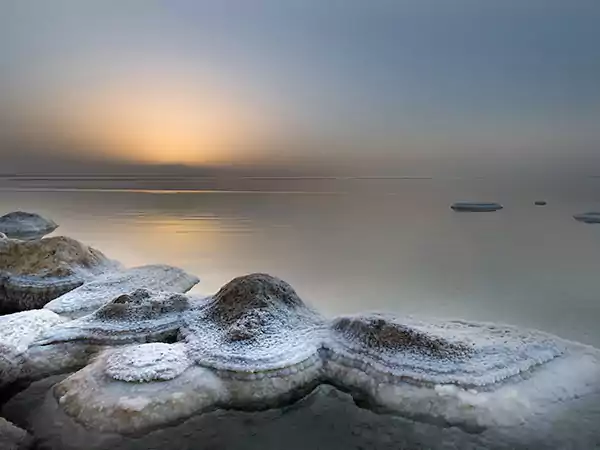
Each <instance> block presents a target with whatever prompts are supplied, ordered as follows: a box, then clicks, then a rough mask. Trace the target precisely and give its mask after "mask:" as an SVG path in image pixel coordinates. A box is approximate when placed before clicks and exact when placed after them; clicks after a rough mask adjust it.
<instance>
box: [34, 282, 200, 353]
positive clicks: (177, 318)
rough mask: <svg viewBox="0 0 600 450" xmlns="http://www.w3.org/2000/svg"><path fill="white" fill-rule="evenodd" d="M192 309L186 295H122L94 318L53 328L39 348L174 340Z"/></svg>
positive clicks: (146, 292) (145, 292)
mask: <svg viewBox="0 0 600 450" xmlns="http://www.w3.org/2000/svg"><path fill="white" fill-rule="evenodd" d="M189 307H190V302H189V300H188V298H187V297H186V296H185V295H183V294H177V293H170V292H151V291H149V290H147V289H137V290H135V291H134V292H132V293H130V294H122V295H119V296H118V297H116V298H115V299H113V300H112V301H110V302H109V303H107V304H106V305H104V306H102V307H100V308H99V309H98V310H96V311H95V312H93V313H92V314H89V315H87V316H84V317H81V318H79V319H76V320H72V321H69V322H66V323H64V324H62V325H61V326H57V327H53V328H52V329H50V330H49V331H48V332H46V333H45V334H44V335H42V336H41V337H40V338H39V339H38V340H37V341H36V345H40V346H42V345H49V344H57V343H61V342H63V343H66V342H82V343H89V344H93V345H118V344H131V343H134V342H154V341H164V340H175V337H176V335H177V332H178V330H179V328H180V327H181V325H182V320H183V312H184V311H186V310H187V309H188V308H189ZM48 311H50V310H48Z"/></svg>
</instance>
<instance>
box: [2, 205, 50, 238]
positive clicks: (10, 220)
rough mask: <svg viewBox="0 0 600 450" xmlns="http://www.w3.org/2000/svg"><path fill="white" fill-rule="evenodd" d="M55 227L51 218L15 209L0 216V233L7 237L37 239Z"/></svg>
mask: <svg viewBox="0 0 600 450" xmlns="http://www.w3.org/2000/svg"><path fill="white" fill-rule="evenodd" d="M57 228H58V225H57V224H56V223H54V222H53V221H52V220H49V219H45V218H43V217H42V216H40V215H39V214H34V213H28V212H23V211H15V212H11V213H8V214H6V215H4V216H2V217H0V233H4V234H5V235H6V236H8V237H9V238H19V239H38V238H41V237H43V236H45V235H47V234H49V233H52V232H53V231H54V230H56V229H57Z"/></svg>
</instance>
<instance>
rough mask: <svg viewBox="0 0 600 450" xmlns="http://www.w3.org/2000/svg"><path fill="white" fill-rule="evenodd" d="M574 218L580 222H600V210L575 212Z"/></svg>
mask: <svg viewBox="0 0 600 450" xmlns="http://www.w3.org/2000/svg"><path fill="white" fill-rule="evenodd" d="M573 218H574V219H575V220H577V221H578V222H583V223H589V224H592V223H600V212H586V213H582V214H575V215H574V216H573Z"/></svg>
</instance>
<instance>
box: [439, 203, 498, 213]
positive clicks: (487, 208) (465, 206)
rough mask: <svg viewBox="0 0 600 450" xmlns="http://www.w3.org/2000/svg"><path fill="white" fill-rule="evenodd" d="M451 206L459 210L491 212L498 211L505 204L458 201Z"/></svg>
mask: <svg viewBox="0 0 600 450" xmlns="http://www.w3.org/2000/svg"><path fill="white" fill-rule="evenodd" d="M450 208H452V209H453V210H454V211H458V212H491V211H498V210H499V209H502V208H503V206H502V205H501V204H500V203H493V202H456V203H453V204H452V205H451V206H450Z"/></svg>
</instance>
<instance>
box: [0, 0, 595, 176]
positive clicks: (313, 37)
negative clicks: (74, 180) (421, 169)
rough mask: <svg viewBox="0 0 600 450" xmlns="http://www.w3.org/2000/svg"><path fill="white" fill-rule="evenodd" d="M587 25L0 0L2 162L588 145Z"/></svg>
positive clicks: (524, 14) (409, 8)
mask: <svg viewBox="0 0 600 450" xmlns="http://www.w3.org/2000/svg"><path fill="white" fill-rule="evenodd" d="M599 24H600V2H599V1H598V0H590V1H584V0H560V1H554V0H540V1H537V0H498V1H493V0H490V1H481V0H454V1H448V0H439V1H428V0H404V1H403V0H390V1H386V0H376V1H367V0H362V1H358V0H339V1H333V0H330V1H327V0H298V1H293V0H288V1H286V0H273V1H260V0H238V1H228V0H214V1H202V0H164V1H157V0H154V1H153V0H114V1H113V0H102V1H93V0H88V1H81V0H72V1H67V0H64V1H63V0H38V1H33V0H0V120H2V123H1V124H0V133H1V134H0V137H1V138H2V141H1V144H2V146H1V147H0V152H1V155H2V158H3V160H4V164H3V166H4V167H5V168H6V167H11V164H13V165H15V167H17V168H20V167H27V165H28V164H34V163H35V160H34V159H32V158H28V157H24V156H23V155H30V153H31V152H32V151H35V152H37V156H36V158H37V161H38V163H39V161H44V162H45V161H47V160H48V159H50V158H49V157H51V158H52V159H55V160H56V161H63V160H83V161H86V160H95V161H97V160H103V161H113V160H114V161H134V162H138V161H139V162H150V163H196V164H222V163H231V162H233V163H242V162H245V163H253V164H258V163H260V162H261V161H263V162H264V161H269V160H274V161H283V162H288V163H289V164H294V163H295V162H296V161H300V162H304V163H309V164H314V165H315V166H316V167H317V166H319V165H325V164H329V165H332V164H333V165H335V164H337V163H339V164H345V165H348V164H357V165H358V164H361V163H363V162H364V161H366V160H371V161H372V162H373V163H372V164H373V166H374V167H377V166H378V165H380V166H381V167H388V168H389V167H390V166H392V167H402V165H403V163H404V162H405V161H408V160H411V159H414V158H415V157H425V158H430V159H431V158H433V159H435V158H442V157H444V158H447V157H452V156H465V155H479V156H486V157H490V158H496V157H502V158H504V157H508V159H514V160H520V159H526V158H529V157H551V156H552V157H553V156H556V155H560V156H579V155H582V156H590V155H595V154H596V153H600V127H599V126H598V124H600V26H599ZM16 148H19V149H20V150H19V152H17V151H16V150H15V149H16ZM17 153H18V154H17ZM17 161H18V163H17ZM32 161H33V162H32ZM56 164H62V162H60V163H59V162H56V163H55V165H56ZM48 167H50V166H48Z"/></svg>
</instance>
